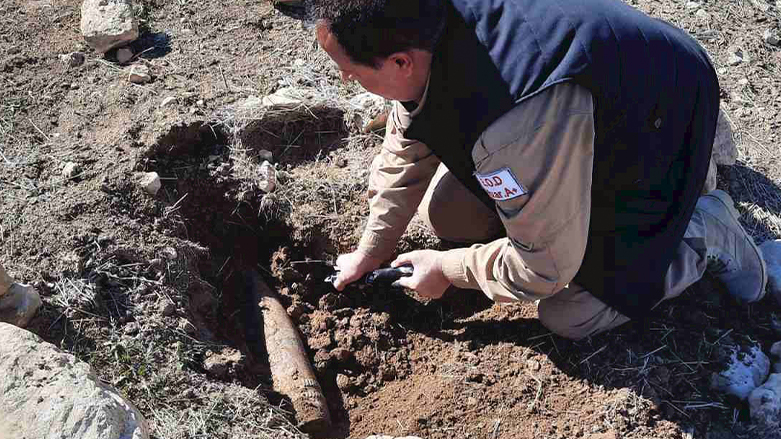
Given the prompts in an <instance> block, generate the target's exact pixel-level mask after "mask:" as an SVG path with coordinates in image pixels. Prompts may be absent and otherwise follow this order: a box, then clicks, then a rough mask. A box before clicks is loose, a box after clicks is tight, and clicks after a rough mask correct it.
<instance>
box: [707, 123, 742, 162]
mask: <svg viewBox="0 0 781 439" xmlns="http://www.w3.org/2000/svg"><path fill="white" fill-rule="evenodd" d="M712 157H713V160H714V161H715V162H716V164H717V165H721V166H732V165H734V164H735V161H736V160H737V159H738V147H737V146H736V145H735V139H734V138H733V135H732V124H731V123H730V122H729V118H728V117H727V113H725V112H724V110H719V119H718V122H717V124H716V137H715V138H714V139H713V153H712Z"/></svg>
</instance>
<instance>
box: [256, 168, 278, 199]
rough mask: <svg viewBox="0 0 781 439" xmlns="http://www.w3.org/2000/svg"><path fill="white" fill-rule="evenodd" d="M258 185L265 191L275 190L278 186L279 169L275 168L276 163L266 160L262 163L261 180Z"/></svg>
mask: <svg viewBox="0 0 781 439" xmlns="http://www.w3.org/2000/svg"><path fill="white" fill-rule="evenodd" d="M258 187H259V189H260V190H262V191H263V192H266V193H269V192H274V189H275V188H276V187H277V171H276V169H274V165H272V164H271V163H269V162H268V161H264V162H263V163H262V164H261V165H260V182H259V183H258Z"/></svg>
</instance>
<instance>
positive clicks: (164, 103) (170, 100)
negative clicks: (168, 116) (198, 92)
mask: <svg viewBox="0 0 781 439" xmlns="http://www.w3.org/2000/svg"><path fill="white" fill-rule="evenodd" d="M173 102H176V98H175V97H173V96H168V97H167V98H165V99H163V101H162V102H160V108H164V107H167V106H168V105H170V104H171V103H173Z"/></svg>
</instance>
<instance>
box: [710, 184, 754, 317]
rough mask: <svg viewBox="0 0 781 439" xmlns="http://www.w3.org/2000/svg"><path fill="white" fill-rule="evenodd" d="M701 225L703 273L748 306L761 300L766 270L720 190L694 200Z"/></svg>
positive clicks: (724, 194) (751, 240)
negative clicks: (706, 262) (703, 240)
mask: <svg viewBox="0 0 781 439" xmlns="http://www.w3.org/2000/svg"><path fill="white" fill-rule="evenodd" d="M696 213H699V214H700V215H701V216H702V219H703V221H704V223H705V229H706V233H705V235H706V236H705V244H706V246H707V252H706V257H707V259H708V265H707V268H706V271H707V272H708V273H711V274H712V275H714V276H715V277H716V278H717V279H719V280H720V281H722V282H723V283H724V285H725V286H726V287H727V290H728V291H729V293H730V295H732V296H733V297H735V298H736V299H738V300H739V301H741V302H745V303H751V302H756V301H758V300H760V299H762V298H763V297H764V296H765V285H767V267H765V261H764V260H763V259H762V253H760V252H759V249H758V248H757V246H756V244H754V239H752V238H751V236H750V235H749V234H748V233H746V231H745V230H744V229H743V226H741V225H740V221H739V220H738V218H740V214H739V213H738V211H737V210H736V209H735V202H734V201H732V198H730V196H729V195H728V194H727V193H726V192H724V191H721V190H715V191H713V192H710V193H709V194H707V195H703V196H701V197H700V199H699V200H697V207H696V208H695V214H696Z"/></svg>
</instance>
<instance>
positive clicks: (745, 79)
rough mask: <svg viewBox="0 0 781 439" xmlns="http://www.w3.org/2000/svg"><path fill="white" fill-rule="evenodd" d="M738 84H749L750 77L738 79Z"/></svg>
mask: <svg viewBox="0 0 781 439" xmlns="http://www.w3.org/2000/svg"><path fill="white" fill-rule="evenodd" d="M738 85H741V86H743V87H745V86H747V85H748V78H743V79H741V80H739V81H738Z"/></svg>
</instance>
